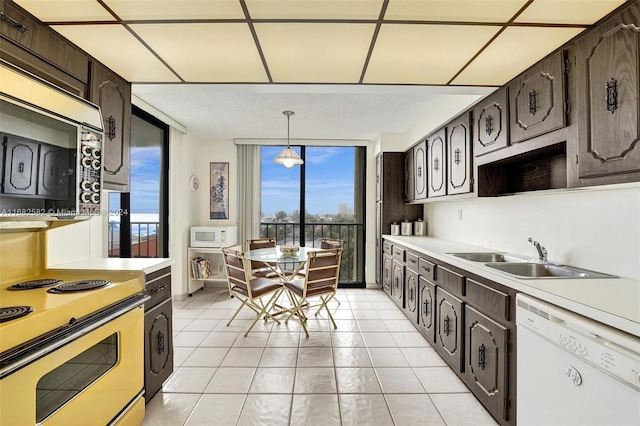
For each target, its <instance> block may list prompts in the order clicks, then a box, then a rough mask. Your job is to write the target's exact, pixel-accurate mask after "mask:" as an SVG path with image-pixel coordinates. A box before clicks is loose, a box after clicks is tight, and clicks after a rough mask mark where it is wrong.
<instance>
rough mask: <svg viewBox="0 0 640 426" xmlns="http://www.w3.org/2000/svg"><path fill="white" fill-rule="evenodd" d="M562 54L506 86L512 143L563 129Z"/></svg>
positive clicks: (533, 67) (539, 64) (554, 55)
mask: <svg viewBox="0 0 640 426" xmlns="http://www.w3.org/2000/svg"><path fill="white" fill-rule="evenodd" d="M564 79H565V74H564V53H563V52H562V51H560V52H557V53H555V54H553V55H552V56H550V57H548V58H546V59H545V60H543V61H541V62H539V63H538V64H536V65H534V66H532V67H531V68H529V69H528V70H527V71H525V72H524V73H522V74H521V75H519V76H518V77H516V78H515V79H514V80H513V81H512V82H511V83H509V86H508V87H509V109H510V119H511V126H510V127H511V143H516V142H521V141H524V140H527V139H530V138H533V137H535V136H539V135H542V134H544V133H548V132H551V131H553V130H556V129H559V128H562V127H564V126H565V125H566V113H565V81H564Z"/></svg>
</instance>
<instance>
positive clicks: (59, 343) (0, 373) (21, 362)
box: [0, 296, 151, 379]
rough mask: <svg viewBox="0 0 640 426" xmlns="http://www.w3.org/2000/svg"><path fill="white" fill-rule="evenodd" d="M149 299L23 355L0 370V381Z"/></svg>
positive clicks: (133, 302) (136, 301) (134, 301)
mask: <svg viewBox="0 0 640 426" xmlns="http://www.w3.org/2000/svg"><path fill="white" fill-rule="evenodd" d="M149 299H151V297H150V296H144V297H137V298H136V299H135V300H133V301H131V302H128V303H127V304H125V305H123V306H121V307H119V308H118V309H117V310H115V311H113V312H109V313H108V314H106V315H105V316H103V317H100V319H98V320H96V321H94V322H92V323H90V324H88V325H86V326H84V327H81V328H79V329H77V330H75V331H73V332H72V333H71V334H69V335H68V336H64V337H61V338H60V339H58V340H56V341H54V342H52V343H50V344H48V345H45V346H43V347H42V348H40V349H37V350H35V351H33V352H32V353H30V354H28V355H25V356H24V357H22V358H20V359H18V360H16V362H14V363H12V364H10V365H7V366H6V367H4V368H2V369H0V379H4V378H5V377H7V376H9V375H11V374H13V373H15V372H16V371H18V370H20V369H21V368H24V367H26V366H27V365H29V364H31V363H33V362H36V361H37V360H39V359H40V358H43V357H45V356H47V355H49V354H50V353H52V352H54V351H56V350H58V349H60V348H61V347H63V346H66V345H68V344H69V343H71V342H73V341H75V340H77V339H79V338H80V337H82V336H84V335H86V334H87V333H90V332H92V331H94V330H96V329H98V328H100V327H102V326H103V325H105V324H107V323H109V322H111V321H113V320H114V319H116V318H118V317H121V316H122V315H124V314H126V313H129V312H131V311H133V310H134V309H136V308H143V307H144V303H145V302H146V301H148V300H149Z"/></svg>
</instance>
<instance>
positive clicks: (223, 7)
mask: <svg viewBox="0 0 640 426" xmlns="http://www.w3.org/2000/svg"><path fill="white" fill-rule="evenodd" d="M105 4H106V5H107V6H109V7H110V8H111V9H112V10H113V11H114V12H115V13H116V14H117V15H118V16H119V17H120V19H123V20H125V21H126V20H133V19H244V18H245V16H244V13H243V12H242V7H241V6H240V2H239V1H238V0H105Z"/></svg>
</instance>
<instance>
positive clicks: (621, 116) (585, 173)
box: [577, 8, 640, 178]
mask: <svg viewBox="0 0 640 426" xmlns="http://www.w3.org/2000/svg"><path fill="white" fill-rule="evenodd" d="M637 9H638V8H636V13H635V16H631V15H630V16H626V15H625V16H624V17H622V18H619V19H616V20H615V21H614V22H620V21H621V20H622V19H625V21H623V22H625V23H626V24H634V23H635V25H625V24H617V25H615V26H614V27H613V28H610V25H609V26H605V28H603V29H602V31H598V32H597V33H595V34H590V35H589V36H588V37H585V39H584V40H583V41H582V42H581V43H579V47H578V49H577V70H578V73H579V84H578V108H579V117H580V119H579V126H580V127H581V129H580V131H579V135H580V136H579V138H578V143H579V148H578V150H579V151H578V155H579V160H578V176H579V177H580V178H585V177H598V176H604V175H613V174H620V173H626V172H638V171H640V100H639V99H638V93H639V92H640V75H638V73H639V72H640V65H639V64H640V51H639V49H640V46H639V43H640V26H638V22H639V19H640V12H638V11H637Z"/></svg>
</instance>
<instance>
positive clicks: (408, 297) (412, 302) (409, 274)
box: [404, 268, 418, 323]
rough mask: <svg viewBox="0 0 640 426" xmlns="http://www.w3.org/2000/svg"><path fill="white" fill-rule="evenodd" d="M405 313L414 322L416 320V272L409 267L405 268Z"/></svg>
mask: <svg viewBox="0 0 640 426" xmlns="http://www.w3.org/2000/svg"><path fill="white" fill-rule="evenodd" d="M404 283H405V289H406V294H405V303H404V305H405V308H404V309H405V313H406V314H407V317H408V318H409V319H410V320H411V321H412V322H414V323H417V322H418V313H417V312H416V307H417V306H418V274H417V273H416V272H414V271H412V270H410V269H409V268H407V269H406V270H405V278H404Z"/></svg>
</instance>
